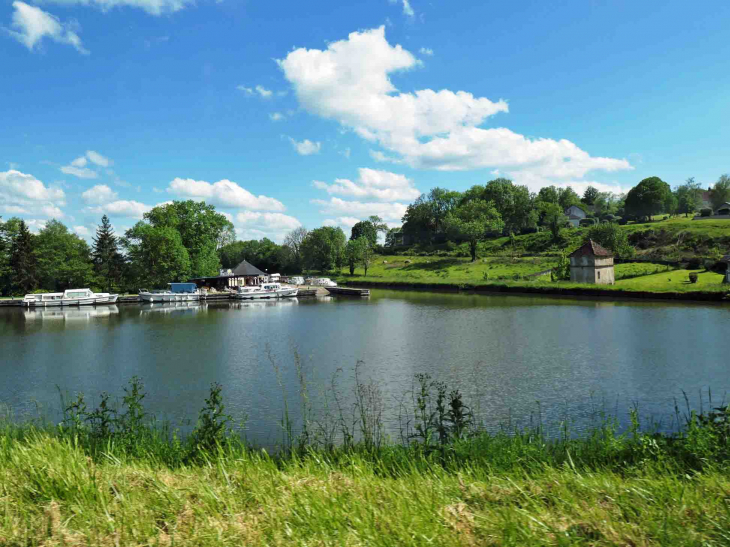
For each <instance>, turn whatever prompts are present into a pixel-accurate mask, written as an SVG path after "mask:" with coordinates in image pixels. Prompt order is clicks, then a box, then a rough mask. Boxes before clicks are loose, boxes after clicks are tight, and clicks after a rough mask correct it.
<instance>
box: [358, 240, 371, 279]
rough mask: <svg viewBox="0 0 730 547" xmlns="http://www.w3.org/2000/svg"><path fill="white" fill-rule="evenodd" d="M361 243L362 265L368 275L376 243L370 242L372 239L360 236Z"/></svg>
mask: <svg viewBox="0 0 730 547" xmlns="http://www.w3.org/2000/svg"><path fill="white" fill-rule="evenodd" d="M357 241H358V242H359V243H358V244H359V245H360V253H359V255H360V265H361V266H362V267H363V269H364V270H365V277H367V275H368V268H369V267H370V263H371V262H372V260H373V254H374V252H373V251H374V247H375V246H374V245H372V244H371V243H370V241H369V240H368V239H367V238H362V237H361V238H360V239H359V240H357Z"/></svg>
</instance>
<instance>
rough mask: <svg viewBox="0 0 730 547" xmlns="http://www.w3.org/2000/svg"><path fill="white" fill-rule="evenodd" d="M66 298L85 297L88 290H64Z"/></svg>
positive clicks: (87, 294)
mask: <svg viewBox="0 0 730 547" xmlns="http://www.w3.org/2000/svg"><path fill="white" fill-rule="evenodd" d="M64 296H65V297H66V298H86V297H87V296H89V291H88V290H84V291H66V293H65V295H64Z"/></svg>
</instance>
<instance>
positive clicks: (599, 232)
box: [585, 222, 635, 258]
mask: <svg viewBox="0 0 730 547" xmlns="http://www.w3.org/2000/svg"><path fill="white" fill-rule="evenodd" d="M589 239H592V240H593V241H595V242H596V243H598V244H599V245H601V246H603V247H605V248H606V249H610V250H611V251H612V252H613V254H614V255H616V257H617V258H631V257H632V256H634V253H635V249H634V248H633V247H632V246H631V245H630V244H629V236H628V234H627V232H626V230H623V229H622V228H621V227H620V226H619V225H617V224H614V223H611V222H607V223H604V224H597V225H596V226H593V227H592V228H590V229H589V230H588V234H587V235H586V237H585V241H588V240H589Z"/></svg>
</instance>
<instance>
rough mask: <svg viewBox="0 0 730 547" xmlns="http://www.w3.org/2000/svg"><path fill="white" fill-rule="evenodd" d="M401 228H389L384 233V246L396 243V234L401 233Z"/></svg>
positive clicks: (393, 245)
mask: <svg viewBox="0 0 730 547" xmlns="http://www.w3.org/2000/svg"><path fill="white" fill-rule="evenodd" d="M401 230H402V228H391V229H390V230H388V231H387V232H386V234H385V246H386V247H395V246H396V245H397V244H398V236H399V235H400V233H401Z"/></svg>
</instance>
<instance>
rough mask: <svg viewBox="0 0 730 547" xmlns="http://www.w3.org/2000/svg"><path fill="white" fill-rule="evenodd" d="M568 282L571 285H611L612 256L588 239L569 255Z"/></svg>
mask: <svg viewBox="0 0 730 547" xmlns="http://www.w3.org/2000/svg"><path fill="white" fill-rule="evenodd" d="M570 280H571V281H572V282H573V283H595V284H597V285H613V284H614V283H615V282H616V277H615V274H614V271H613V254H611V252H610V251H608V250H606V249H604V248H603V247H601V246H600V245H599V244H598V243H595V242H594V241H593V240H591V239H589V240H588V241H587V242H586V243H584V244H583V246H582V247H580V248H579V249H578V250H577V251H575V252H574V253H572V254H571V255H570Z"/></svg>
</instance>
